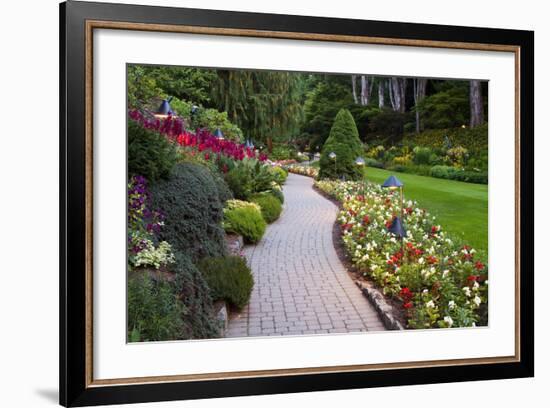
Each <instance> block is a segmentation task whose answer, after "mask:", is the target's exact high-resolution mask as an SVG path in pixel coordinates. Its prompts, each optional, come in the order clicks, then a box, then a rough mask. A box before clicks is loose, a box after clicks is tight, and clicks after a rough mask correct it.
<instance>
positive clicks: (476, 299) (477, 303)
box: [474, 295, 481, 306]
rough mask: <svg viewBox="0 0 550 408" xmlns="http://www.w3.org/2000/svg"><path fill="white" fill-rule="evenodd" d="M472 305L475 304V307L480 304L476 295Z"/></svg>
mask: <svg viewBox="0 0 550 408" xmlns="http://www.w3.org/2000/svg"><path fill="white" fill-rule="evenodd" d="M474 303H475V304H476V306H479V305H480V304H481V299H480V297H479V296H478V295H475V297H474Z"/></svg>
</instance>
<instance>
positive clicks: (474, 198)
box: [365, 167, 488, 252]
mask: <svg viewBox="0 0 550 408" xmlns="http://www.w3.org/2000/svg"><path fill="white" fill-rule="evenodd" d="M365 173H366V178H367V180H369V181H372V182H375V183H383V182H384V180H385V179H386V178H387V177H388V176H389V175H390V174H393V175H395V176H396V177H397V178H398V179H399V180H401V181H402V182H403V184H404V185H405V190H404V194H405V199H412V200H416V201H418V203H419V205H420V207H422V208H425V209H426V210H428V211H429V212H430V213H431V214H432V215H435V216H436V217H437V223H438V224H440V225H441V228H443V229H444V230H446V231H449V232H450V233H451V234H452V235H453V236H454V237H457V238H462V239H463V240H464V243H467V244H468V245H471V246H472V247H474V248H476V249H477V250H479V251H484V252H487V228H488V216H487V215H488V212H487V204H488V193H487V186H486V185H482V184H471V183H463V182H460V181H454V180H444V179H437V178H432V177H425V176H417V175H414V174H405V173H396V172H390V171H387V170H382V169H376V168H372V167H367V168H366V169H365Z"/></svg>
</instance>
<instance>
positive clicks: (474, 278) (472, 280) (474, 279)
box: [467, 275, 479, 282]
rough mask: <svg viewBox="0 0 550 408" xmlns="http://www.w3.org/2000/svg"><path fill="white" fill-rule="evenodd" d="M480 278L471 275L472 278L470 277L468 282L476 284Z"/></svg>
mask: <svg viewBox="0 0 550 408" xmlns="http://www.w3.org/2000/svg"><path fill="white" fill-rule="evenodd" d="M478 278H479V276H477V275H470V276H468V278H467V279H468V282H476V281H477V279H478Z"/></svg>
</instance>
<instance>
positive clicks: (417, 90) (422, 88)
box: [413, 78, 428, 133]
mask: <svg viewBox="0 0 550 408" xmlns="http://www.w3.org/2000/svg"><path fill="white" fill-rule="evenodd" d="M427 85H428V80H427V79H422V78H418V79H413V87H414V104H415V110H416V133H420V112H419V111H418V103H419V102H420V101H421V100H422V99H424V97H425V96H426V86H427Z"/></svg>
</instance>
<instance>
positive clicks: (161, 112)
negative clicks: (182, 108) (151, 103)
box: [154, 97, 174, 119]
mask: <svg viewBox="0 0 550 408" xmlns="http://www.w3.org/2000/svg"><path fill="white" fill-rule="evenodd" d="M171 101H172V97H170V98H168V99H163V100H162V102H161V103H160V106H159V108H158V109H157V111H156V112H155V113H154V116H155V118H158V119H164V118H167V117H168V116H170V115H173V114H174V112H173V111H172V107H171V106H170V102H171Z"/></svg>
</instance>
